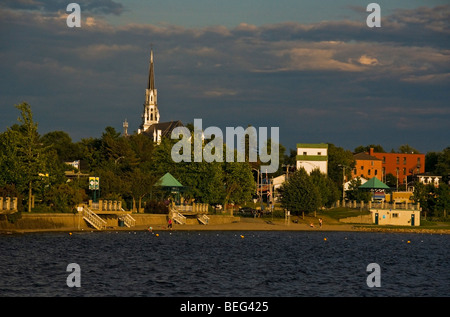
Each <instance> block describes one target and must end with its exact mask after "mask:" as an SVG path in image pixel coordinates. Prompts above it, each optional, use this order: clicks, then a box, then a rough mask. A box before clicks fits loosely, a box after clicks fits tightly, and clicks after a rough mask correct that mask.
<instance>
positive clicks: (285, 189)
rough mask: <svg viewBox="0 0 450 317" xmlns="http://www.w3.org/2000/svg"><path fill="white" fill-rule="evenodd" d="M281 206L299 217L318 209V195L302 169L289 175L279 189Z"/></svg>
mask: <svg viewBox="0 0 450 317" xmlns="http://www.w3.org/2000/svg"><path fill="white" fill-rule="evenodd" d="M280 194H281V206H282V207H283V208H285V209H288V210H290V211H291V212H292V213H294V214H296V215H299V214H300V213H301V212H303V211H305V212H307V213H308V212H313V211H315V210H317V208H319V207H320V203H321V202H320V194H319V191H318V189H317V187H316V186H315V185H314V184H313V182H312V181H311V178H310V177H309V175H308V174H307V173H306V171H305V169H304V168H301V169H299V170H297V171H296V172H295V173H293V174H292V175H290V177H289V180H288V181H287V182H285V183H284V184H283V185H282V186H281V189H280Z"/></svg>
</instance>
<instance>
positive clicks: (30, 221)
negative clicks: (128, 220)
mask: <svg viewBox="0 0 450 317" xmlns="http://www.w3.org/2000/svg"><path fill="white" fill-rule="evenodd" d="M131 216H132V217H133V218H134V219H135V220H136V229H142V228H143V227H147V226H153V227H154V228H156V229H157V228H158V227H159V226H163V227H166V226H167V221H168V219H169V218H168V216H167V215H165V214H131ZM100 217H101V218H102V219H103V220H105V221H106V223H107V224H106V225H107V227H113V228H116V227H118V216H117V215H100ZM208 217H209V218H210V219H209V224H226V223H232V222H234V221H239V220H240V218H239V217H232V216H220V215H208ZM186 223H187V224H190V225H194V224H198V225H200V224H199V222H198V220H197V219H196V218H188V219H187V222H186ZM0 229H11V230H13V229H43V230H45V229H61V230H91V229H92V227H90V226H89V225H88V224H87V222H86V221H85V220H84V219H83V216H82V215H81V214H72V213H70V214H69V213H22V218H21V219H19V220H17V222H16V223H14V224H11V223H9V222H8V221H6V220H3V221H0Z"/></svg>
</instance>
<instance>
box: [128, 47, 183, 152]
mask: <svg viewBox="0 0 450 317" xmlns="http://www.w3.org/2000/svg"><path fill="white" fill-rule="evenodd" d="M159 119H160V115H159V109H158V91H157V89H156V88H155V70H154V63H153V50H151V51H150V67H149V72H148V82H147V89H146V90H145V103H144V110H143V113H142V124H141V125H140V127H139V129H138V134H141V133H143V134H146V135H148V136H149V137H150V138H151V139H152V140H153V142H155V143H157V144H159V143H161V138H163V137H169V138H170V134H171V133H172V130H173V129H174V128H176V127H180V126H181V127H182V126H183V123H182V122H181V121H179V120H178V121H168V122H159ZM125 125H127V126H128V123H127V122H126V121H125V123H124V128H125Z"/></svg>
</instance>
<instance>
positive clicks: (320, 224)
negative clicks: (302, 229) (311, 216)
mask: <svg viewBox="0 0 450 317" xmlns="http://www.w3.org/2000/svg"><path fill="white" fill-rule="evenodd" d="M319 227H320V228H322V218H319Z"/></svg>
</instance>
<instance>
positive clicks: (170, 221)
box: [167, 218, 172, 230]
mask: <svg viewBox="0 0 450 317" xmlns="http://www.w3.org/2000/svg"><path fill="white" fill-rule="evenodd" d="M167 229H170V230H172V219H171V218H169V222H168V223H167Z"/></svg>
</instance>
